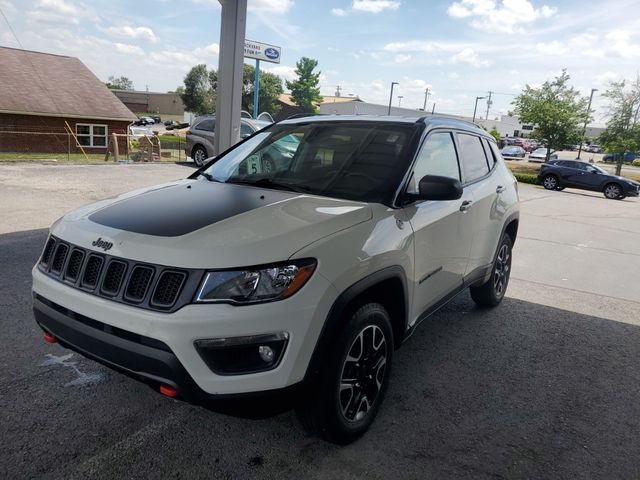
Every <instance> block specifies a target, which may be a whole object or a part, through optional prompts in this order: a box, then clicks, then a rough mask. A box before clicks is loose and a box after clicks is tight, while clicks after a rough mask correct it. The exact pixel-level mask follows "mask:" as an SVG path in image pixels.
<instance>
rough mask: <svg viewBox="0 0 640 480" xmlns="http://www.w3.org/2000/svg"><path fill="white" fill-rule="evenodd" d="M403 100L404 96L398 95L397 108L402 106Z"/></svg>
mask: <svg viewBox="0 0 640 480" xmlns="http://www.w3.org/2000/svg"><path fill="white" fill-rule="evenodd" d="M403 98H404V96H402V95H398V107H400V105H402V99H403Z"/></svg>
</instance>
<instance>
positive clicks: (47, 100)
mask: <svg viewBox="0 0 640 480" xmlns="http://www.w3.org/2000/svg"><path fill="white" fill-rule="evenodd" d="M0 85H1V86H2V87H1V88H0V112H4V113H21V114H31V115H38V114H43V115H56V116H58V115H59V116H68V117H77V118H91V119H104V120H125V121H132V120H135V119H136V116H135V115H134V114H133V113H132V112H131V111H130V110H129V109H128V108H127V107H126V106H125V105H124V104H123V103H122V102H121V101H120V100H119V99H118V98H117V97H116V96H115V95H114V94H113V93H111V91H109V89H108V88H107V87H106V86H105V84H104V83H102V82H101V81H100V80H99V79H98V78H97V77H96V76H95V75H94V74H93V73H92V72H91V70H89V69H88V68H87V67H86V66H85V65H84V64H83V63H82V62H81V61H80V60H79V59H77V58H74V57H65V56H62V55H53V54H49V53H40V52H32V51H28V50H19V49H15V48H7V47H0Z"/></svg>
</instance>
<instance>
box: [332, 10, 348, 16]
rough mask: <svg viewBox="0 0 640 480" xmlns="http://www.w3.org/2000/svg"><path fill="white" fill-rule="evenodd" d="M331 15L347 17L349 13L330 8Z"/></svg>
mask: <svg viewBox="0 0 640 480" xmlns="http://www.w3.org/2000/svg"><path fill="white" fill-rule="evenodd" d="M331 14H332V15H335V16H336V17H346V16H347V15H349V12H348V11H346V10H345V9H344V8H332V9H331Z"/></svg>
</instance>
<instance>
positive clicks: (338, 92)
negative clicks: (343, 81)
mask: <svg viewBox="0 0 640 480" xmlns="http://www.w3.org/2000/svg"><path fill="white" fill-rule="evenodd" d="M340 90H342V87H341V86H340V85H338V86H337V87H336V97H339V96H340Z"/></svg>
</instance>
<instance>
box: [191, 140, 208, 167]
mask: <svg viewBox="0 0 640 480" xmlns="http://www.w3.org/2000/svg"><path fill="white" fill-rule="evenodd" d="M191 156H192V157H193V161H194V162H195V163H196V165H197V166H198V167H201V166H203V165H204V164H205V161H206V160H207V157H208V155H207V150H206V149H205V148H204V147H203V146H202V145H196V146H195V147H194V148H193V151H192V152H191Z"/></svg>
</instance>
